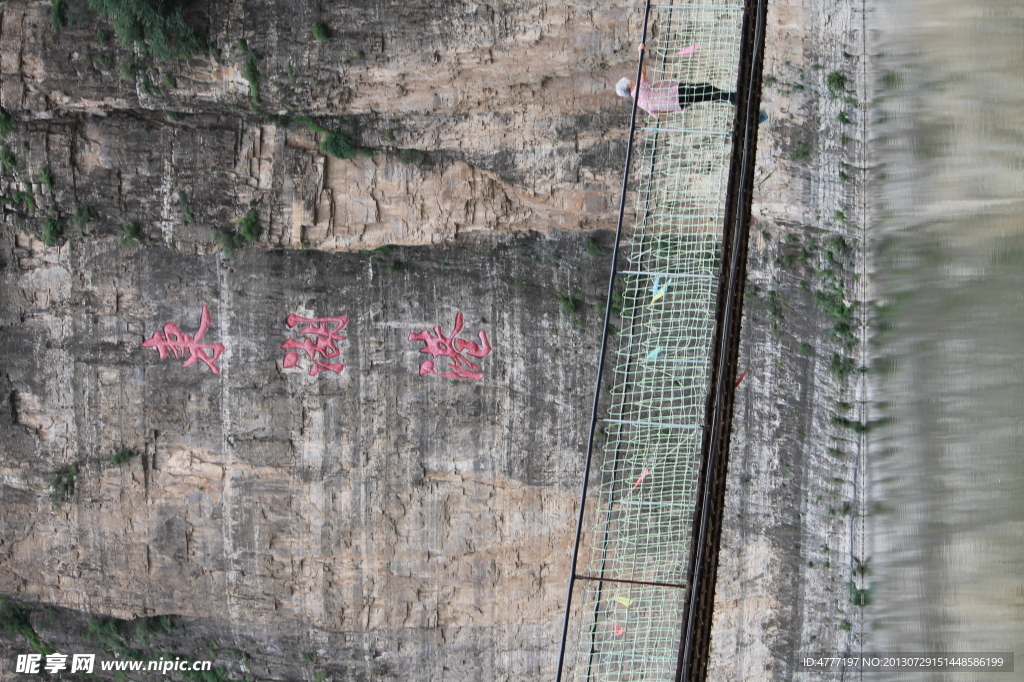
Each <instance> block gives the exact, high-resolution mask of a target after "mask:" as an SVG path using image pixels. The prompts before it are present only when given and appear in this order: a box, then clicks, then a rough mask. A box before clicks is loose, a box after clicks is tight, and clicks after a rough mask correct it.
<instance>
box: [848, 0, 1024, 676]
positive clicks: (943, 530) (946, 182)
mask: <svg viewBox="0 0 1024 682" xmlns="http://www.w3.org/2000/svg"><path fill="white" fill-rule="evenodd" d="M869 26H871V27H873V28H874V29H875V30H874V32H873V33H872V35H873V50H874V51H875V53H876V54H877V58H876V59H875V60H873V64H874V65H875V68H876V69H877V71H876V80H875V86H876V93H875V95H876V96H875V98H874V102H873V105H872V107H873V115H874V122H873V130H874V136H875V140H874V143H873V145H872V163H873V165H875V166H876V170H875V181H874V187H873V205H874V208H875V216H874V221H873V227H872V235H873V239H874V244H875V246H876V249H875V268H876V273H875V274H876V276H875V278H874V281H875V282H876V292H875V296H876V298H877V299H878V300H879V301H880V302H883V303H885V307H884V308H883V309H882V310H881V311H880V313H879V318H878V322H879V324H878V325H877V326H878V334H877V336H876V341H875V346H874V348H873V352H874V353H875V354H876V356H877V357H876V359H875V362H874V364H875V370H876V371H875V372H873V374H872V386H873V391H872V396H871V397H872V399H873V400H874V401H876V403H877V404H876V405H874V406H873V408H872V412H873V417H874V418H876V419H877V418H886V419H888V420H891V421H890V422H889V423H887V424H885V425H883V426H880V427H879V428H876V429H875V430H873V431H872V432H871V435H870V450H869V452H870V456H869V461H870V472H871V487H870V492H869V497H870V500H871V505H870V506H871V514H870V516H869V518H868V528H869V546H870V548H871V563H870V566H871V575H870V580H871V585H872V603H871V605H870V606H868V607H867V611H866V616H867V619H866V622H867V626H866V629H865V632H864V645H865V647H866V648H869V649H874V650H876V651H886V650H888V651H930V652H955V651H963V652H985V651H1014V652H1016V654H1017V657H1018V659H1019V660H1018V661H1017V663H1016V670H1017V671H1018V672H1015V673H1012V674H991V673H990V674H984V673H977V674H970V673H958V674H951V673H936V672H931V673H914V674H910V673H905V674H884V675H883V674H879V675H872V676H870V678H871V679H907V680H944V679H950V680H953V679H955V680H974V679H978V680H997V679H999V680H1002V679H1024V2H1021V0H989V1H979V0H962V1H959V2H955V1H952V0H884V2H883V3H882V4H881V5H880V6H877V7H875V8H873V11H872V12H871V13H870V14H869Z"/></svg>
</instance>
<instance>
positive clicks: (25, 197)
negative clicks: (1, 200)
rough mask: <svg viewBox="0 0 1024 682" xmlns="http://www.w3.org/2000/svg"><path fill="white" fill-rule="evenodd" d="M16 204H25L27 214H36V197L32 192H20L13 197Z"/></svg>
mask: <svg viewBox="0 0 1024 682" xmlns="http://www.w3.org/2000/svg"><path fill="white" fill-rule="evenodd" d="M11 199H13V200H14V203H16V204H23V205H24V206H25V212H26V213H35V212H36V197H35V195H34V194H32V192H30V191H28V190H18V191H17V192H15V193H14V195H13V196H12V197H11Z"/></svg>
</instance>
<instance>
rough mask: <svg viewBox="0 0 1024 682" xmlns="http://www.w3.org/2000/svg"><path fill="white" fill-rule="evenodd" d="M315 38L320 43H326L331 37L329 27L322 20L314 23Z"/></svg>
mask: <svg viewBox="0 0 1024 682" xmlns="http://www.w3.org/2000/svg"><path fill="white" fill-rule="evenodd" d="M313 38H315V39H316V42H318V43H326V42H327V41H328V40H330V39H331V32H330V30H329V29H328V28H327V24H325V23H324V22H322V21H317V22H315V23H314V24H313Z"/></svg>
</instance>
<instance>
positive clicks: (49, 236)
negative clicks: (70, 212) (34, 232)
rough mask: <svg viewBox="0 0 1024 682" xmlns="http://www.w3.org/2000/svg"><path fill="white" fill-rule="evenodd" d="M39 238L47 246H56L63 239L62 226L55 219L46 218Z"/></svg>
mask: <svg viewBox="0 0 1024 682" xmlns="http://www.w3.org/2000/svg"><path fill="white" fill-rule="evenodd" d="M39 238H40V239H42V240H43V243H44V244H46V245H47V246H57V245H58V244H60V242H61V240H62V239H63V238H64V226H63V225H61V224H60V221H59V220H57V219H56V218H47V219H46V222H44V223H43V231H42V232H41V233H40V235H39Z"/></svg>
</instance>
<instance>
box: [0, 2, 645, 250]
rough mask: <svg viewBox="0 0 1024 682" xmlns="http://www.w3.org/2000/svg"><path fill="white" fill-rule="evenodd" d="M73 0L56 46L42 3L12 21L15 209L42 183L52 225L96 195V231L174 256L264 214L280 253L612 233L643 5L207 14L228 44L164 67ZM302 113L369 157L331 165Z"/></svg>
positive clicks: (2, 39)
mask: <svg viewBox="0 0 1024 682" xmlns="http://www.w3.org/2000/svg"><path fill="white" fill-rule="evenodd" d="M73 5H74V6H73V7H72V8H71V12H70V18H71V24H70V25H68V26H66V27H65V28H63V29H62V30H61V31H60V33H59V34H56V35H55V34H54V33H53V32H52V30H51V28H50V22H49V17H48V11H49V7H50V5H49V3H43V2H9V3H6V4H5V5H4V7H3V24H2V30H0V104H2V105H3V107H4V108H5V109H6V110H7V111H9V112H11V113H12V114H13V115H14V116H15V118H16V119H19V120H22V121H24V122H25V127H26V129H27V130H28V131H29V134H28V135H27V137H26V138H25V140H26V141H27V143H28V147H26V148H25V149H24V150H15V151H16V153H17V154H18V156H19V161H22V162H23V163H21V164H20V168H19V169H18V170H17V171H14V172H13V173H8V174H7V176H6V177H5V178H4V181H3V183H2V184H0V190H2V191H4V193H5V194H7V195H8V196H10V195H11V193H13V192H14V191H17V190H24V189H26V188H29V187H31V189H32V190H33V192H34V193H35V194H36V195H37V200H38V203H39V204H40V206H46V205H49V204H50V203H54V204H55V205H56V207H57V213H58V214H59V215H68V214H71V213H72V212H73V211H74V210H75V209H76V208H77V206H78V205H80V204H82V203H88V204H89V205H91V206H92V207H93V208H94V209H95V210H96V211H97V213H98V215H99V216H100V222H99V225H98V227H97V228H96V229H100V230H101V231H102V230H104V229H106V230H108V231H114V230H116V229H118V228H119V225H120V223H122V222H124V221H133V220H134V221H138V222H140V223H141V224H142V225H143V226H144V227H145V228H146V229H147V231H148V232H149V233H150V234H152V235H154V236H155V235H157V234H159V235H160V236H161V237H162V238H163V239H164V240H165V241H166V242H167V243H168V244H173V245H175V247H176V248H178V249H180V250H194V249H199V250H208V249H209V248H211V242H212V237H211V230H212V229H218V228H228V227H230V225H231V223H232V221H234V220H236V219H237V218H238V217H240V216H241V215H242V214H243V213H245V212H246V211H247V210H249V209H250V208H253V209H256V210H257V211H258V212H259V214H260V218H261V220H262V221H263V222H264V224H265V225H266V227H267V228H268V229H267V231H266V235H265V236H266V240H267V241H269V242H270V243H273V244H282V245H285V246H290V247H293V248H300V247H302V246H303V245H306V246H311V247H314V248H318V249H324V250H353V249H362V248H367V247H369V248H373V247H376V246H379V245H381V244H386V243H392V244H431V243H439V242H443V241H446V240H450V239H452V238H454V236H455V235H457V234H459V233H462V232H474V231H500V232H506V231H528V230H550V229H557V228H580V227H584V228H586V227H602V226H603V227H607V225H608V224H609V221H610V220H612V211H613V209H614V208H615V197H616V194H617V186H618V179H619V175H620V173H621V165H622V160H623V159H624V138H625V135H624V123H625V121H626V117H627V115H628V109H627V107H625V106H622V105H621V103H620V102H619V101H618V100H617V99H616V98H615V96H614V93H613V92H612V91H611V87H610V86H611V84H612V83H613V82H614V81H615V80H616V79H617V78H618V77H619V72H620V71H622V70H624V69H627V65H628V64H630V62H631V60H632V59H633V56H634V53H633V52H632V50H631V47H632V45H631V43H630V42H629V39H628V36H629V31H628V29H629V25H628V24H629V22H628V19H629V17H630V16H631V13H630V11H629V7H630V5H629V4H619V5H611V6H608V5H600V6H599V5H596V4H594V3H591V2H585V1H579V2H575V3H570V4H568V5H564V4H557V5H552V4H551V3H546V2H515V3H502V4H500V5H498V6H490V5H486V4H478V3H472V2H441V3H437V4H436V6H435V5H434V4H431V3H425V2H412V3H409V2H392V3H385V4H383V5H382V4H380V3H367V4H359V3H357V4H355V5H352V4H344V5H339V4H329V5H325V6H323V7H320V8H319V9H317V8H314V7H313V6H312V5H299V6H296V5H295V4H294V3H282V2H274V1H273V0H262V1H260V2H247V3H238V2H214V3H209V4H208V6H206V7H205V8H204V10H203V12H202V13H200V14H197V15H196V16H195V21H196V22H197V23H199V24H203V25H206V26H207V27H208V33H209V40H210V44H211V45H212V46H213V49H212V50H211V51H210V52H207V53H204V54H202V55H197V56H195V57H193V58H191V59H189V60H187V61H186V60H171V61H166V62H157V61H154V60H152V59H150V58H148V57H145V56H143V55H140V54H138V53H137V51H135V50H133V49H131V48H125V47H119V46H117V45H115V44H114V43H113V41H112V40H109V41H106V43H105V44H103V43H101V42H100V41H99V40H98V36H99V35H104V31H106V34H109V30H108V29H106V28H105V27H106V23H105V22H104V21H103V20H102V19H100V18H98V17H96V16H95V15H93V14H92V13H90V12H88V11H87V10H86V9H85V6H84V3H81V6H79V3H73ZM318 7H319V6H318ZM318 20H320V21H323V22H325V23H326V25H327V26H328V27H329V28H330V29H331V31H332V39H331V40H329V41H328V42H324V43H320V42H316V41H315V40H314V39H313V37H312V33H311V28H312V25H313V23H314V22H315V21H318ZM239 40H244V41H245V49H244V50H243V49H242V47H241V46H240V45H239V43H238V41H239ZM625 48H630V49H625ZM246 50H252V51H254V53H255V54H257V55H258V56H259V59H258V67H257V71H258V78H257V83H258V86H259V104H258V105H253V104H252V103H251V102H250V92H249V84H248V83H247V82H246V80H245V79H244V78H243V77H242V64H243V62H244V61H245V59H246V58H247V55H248V52H247V51H246ZM122 69H134V71H135V72H136V73H135V75H130V74H129V75H128V76H127V77H126V76H125V75H123V74H122V73H121V70H122ZM300 115H301V116H313V117H316V118H317V119H318V120H319V121H320V123H321V124H322V125H324V126H326V127H328V128H339V129H341V130H344V131H347V133H348V134H349V135H351V136H353V137H354V138H356V139H357V141H358V143H359V144H360V145H362V146H363V147H365V148H367V149H370V150H374V156H373V158H372V159H371V158H360V159H357V160H353V161H340V160H337V159H333V158H326V159H325V157H324V156H323V155H322V154H320V153H319V151H318V150H317V135H316V134H314V133H311V132H309V131H308V130H306V128H305V127H303V126H302V125H300V124H298V123H292V124H291V127H290V128H287V129H286V127H285V124H284V123H283V122H282V120H281V119H280V116H287V117H293V116H300ZM271 118H273V120H274V121H276V123H274V122H271ZM319 136H320V137H321V138H322V137H323V135H322V134H320V135H319ZM408 150H414V152H413V153H411V154H410V153H409V152H408ZM403 161H404V163H403ZM42 165H49V166H50V167H51V168H52V169H53V171H54V173H55V175H56V180H57V182H56V183H55V193H50V192H49V191H48V190H47V191H44V190H43V188H42V186H41V185H40V184H39V183H40V178H39V173H37V172H36V169H38V168H39V167H40V166H42ZM181 193H184V194H185V195H186V196H187V198H188V200H189V203H190V205H191V211H192V213H193V214H194V216H195V218H196V222H195V223H194V224H188V221H187V220H186V219H185V214H184V211H183V210H182V208H181V206H180V204H179V198H178V195H179V194H181ZM29 218H30V216H26V215H20V216H18V215H17V214H15V215H11V214H8V220H9V221H11V220H13V221H14V222H15V223H18V224H21V223H26V222H27V223H28V224H29V225H32V224H34V222H38V221H32V220H28V219H29ZM29 229H32V228H31V227H30V228H29ZM36 229H37V228H36Z"/></svg>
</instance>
